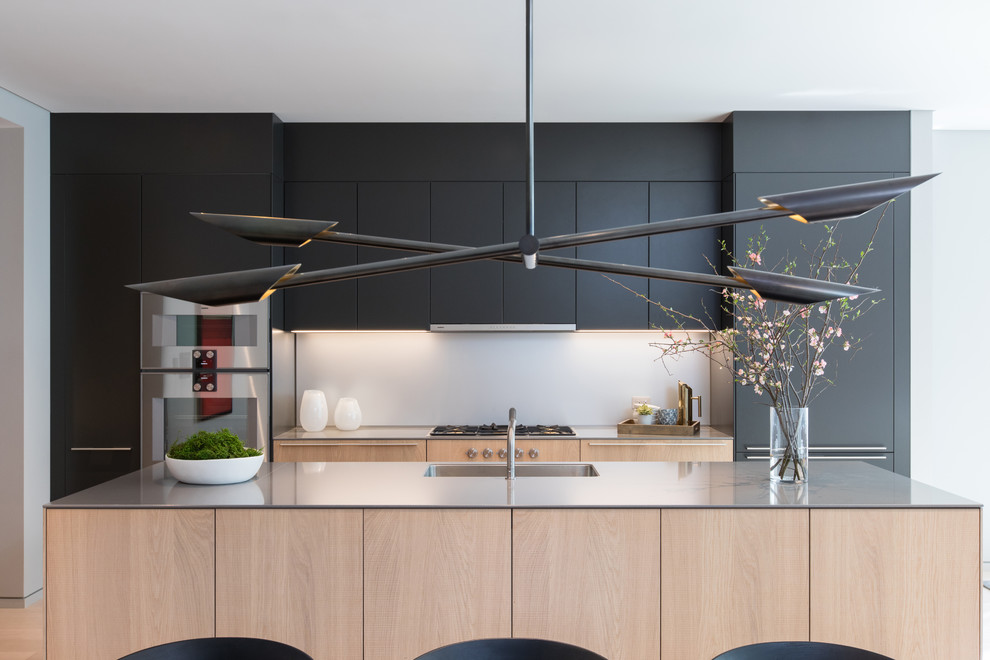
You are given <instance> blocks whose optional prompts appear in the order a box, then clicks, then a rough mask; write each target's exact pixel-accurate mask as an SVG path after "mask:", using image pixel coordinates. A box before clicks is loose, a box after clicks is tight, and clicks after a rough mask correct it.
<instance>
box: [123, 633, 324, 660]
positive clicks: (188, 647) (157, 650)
mask: <svg viewBox="0 0 990 660" xmlns="http://www.w3.org/2000/svg"><path fill="white" fill-rule="evenodd" d="M120 660H313V658H312V657H310V656H309V655H307V654H306V653H303V652H302V651H300V650H299V649H297V648H296V647H294V646H289V645H288V644H283V643H282V642H273V641H272V640H270V639H255V638H252V637H202V638H200V639H183V640H181V641H178V642H169V643H168V644H160V645H159V646H152V647H151V648H147V649H142V650H140V651H135V652H134V653H131V654H130V655H125V656H124V657H123V658H120Z"/></svg>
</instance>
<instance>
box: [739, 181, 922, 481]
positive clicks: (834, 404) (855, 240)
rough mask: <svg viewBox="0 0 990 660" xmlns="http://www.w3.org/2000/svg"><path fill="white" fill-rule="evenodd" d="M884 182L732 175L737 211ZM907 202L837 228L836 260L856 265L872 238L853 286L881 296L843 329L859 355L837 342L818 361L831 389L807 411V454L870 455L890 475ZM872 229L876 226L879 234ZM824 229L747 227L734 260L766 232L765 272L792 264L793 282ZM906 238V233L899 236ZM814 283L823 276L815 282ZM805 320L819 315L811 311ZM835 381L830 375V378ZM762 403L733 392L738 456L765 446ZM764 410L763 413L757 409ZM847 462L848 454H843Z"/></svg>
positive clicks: (786, 224) (783, 224) (780, 224)
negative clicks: (780, 195) (898, 254)
mask: <svg viewBox="0 0 990 660" xmlns="http://www.w3.org/2000/svg"><path fill="white" fill-rule="evenodd" d="M890 176H891V174H887V175H883V174H878V173H876V172H870V173H841V174H840V173H784V174H767V173H758V174H747V173H741V174H737V175H736V177H735V179H736V186H735V198H736V203H737V205H739V206H740V208H741V207H742V205H745V204H751V200H753V199H755V198H756V197H757V196H759V195H764V194H767V193H768V192H780V191H789V190H805V189H811V188H821V187H825V186H833V185H840V184H845V183H855V182H858V181H870V180H875V179H882V178H889V177H890ZM906 201H907V200H906V199H904V200H902V201H898V202H895V203H894V204H893V205H891V206H890V207H889V208H888V209H887V210H886V215H885V216H884V217H883V219H882V221H881V220H880V216H881V214H882V213H883V208H881V209H877V210H874V211H871V212H870V213H868V214H866V215H864V216H862V217H859V218H852V219H848V220H843V221H841V222H838V223H827V224H828V225H830V226H832V227H834V234H833V239H834V240H835V241H836V242H838V243H839V245H838V256H839V257H840V258H845V259H848V260H849V261H857V260H858V259H859V252H860V251H861V250H864V249H866V247H867V246H868V245H869V244H870V241H871V237H872V236H873V234H874V232H876V235H875V237H873V238H872V240H873V243H872V250H873V251H872V252H871V253H870V254H868V255H867V257H866V259H865V261H864V262H863V265H862V267H861V268H860V270H859V284H861V285H863V286H869V287H875V288H879V289H880V290H881V291H880V293H878V294H876V295H873V296H869V299H870V300H876V301H878V304H877V305H876V306H874V307H873V308H872V309H870V311H869V312H868V313H865V314H863V315H862V316H861V317H860V318H858V319H855V320H850V321H848V322H846V323H844V324H843V325H842V326H841V327H842V332H843V337H845V338H849V339H860V340H862V344H861V350H859V351H854V352H845V351H843V350H842V342H839V343H837V344H833V345H832V346H831V347H830V349H829V350H828V351H827V352H826V353H825V356H824V358H825V360H826V361H827V362H828V366H827V368H828V370H829V371H828V374H827V375H829V377H831V378H834V380H835V385H834V386H832V387H828V388H826V389H825V390H824V391H823V392H822V394H821V395H820V396H818V397H817V398H815V399H814V400H813V402H812V403H811V404H810V406H809V423H810V436H809V443H810V445H811V448H812V449H815V448H822V449H824V450H827V451H829V452H830V454H831V455H833V456H839V455H843V453H842V451H841V448H844V447H848V448H850V449H851V450H862V449H866V450H868V451H869V453H870V454H885V455H887V454H890V456H891V460H885V461H884V462H883V464H884V466H885V467H887V469H894V466H893V460H892V456H893V454H892V452H894V451H895V432H894V430H895V427H896V424H897V420H896V418H895V417H896V414H895V405H894V397H895V391H896V390H897V387H898V384H897V374H896V371H895V362H896V360H895V354H894V349H895V346H894V345H895V342H894V341H893V340H892V338H893V337H894V335H895V327H894V326H895V321H894V319H895V311H896V307H897V303H898V300H897V299H896V298H895V291H896V289H895V281H896V277H897V273H896V270H895V259H894V254H895V250H894V241H895V232H896V231H900V230H901V228H900V227H898V222H899V221H904V220H907V217H908V215H907V213H906V210H907V209H905V208H903V207H904V205H905V204H906ZM878 221H879V226H878ZM825 227H826V224H813V225H806V224H802V223H799V222H795V221H793V220H790V219H789V218H783V219H777V220H771V221H765V222H752V223H746V224H742V225H738V226H737V227H736V228H735V239H734V244H733V250H734V252H735V254H736V255H742V256H743V258H744V255H745V254H746V253H747V252H748V247H749V245H750V241H751V240H757V239H758V238H759V237H760V234H761V231H765V233H766V235H767V237H768V240H767V243H766V248H765V250H764V252H763V254H762V261H763V264H764V266H767V265H772V264H776V263H779V262H781V261H783V260H788V261H789V260H792V259H793V260H796V261H797V264H798V270H797V272H796V274H798V275H803V276H805V277H809V276H812V275H813V274H812V273H810V272H809V270H808V268H809V265H810V264H809V259H808V257H807V252H806V250H814V249H815V247H816V246H817V245H818V244H819V242H820V241H822V240H824V239H825V238H826V231H825ZM903 230H904V231H906V230H907V228H906V227H904V229H903ZM818 277H819V278H822V277H824V275H819V276H818ZM811 313H812V315H813V316H814V315H815V314H817V313H818V308H817V307H815V308H813V309H812V312H811ZM833 374H834V375H833ZM768 403H769V400H768V399H767V398H766V396H762V397H760V396H757V395H756V394H755V393H754V392H753V389H752V388H751V387H742V386H740V385H738V384H737V385H736V387H735V410H736V414H735V435H736V439H737V451H740V450H742V451H745V449H746V448H747V447H755V446H758V445H762V446H766V445H767V443H768V441H769V440H768V439H769V437H770V436H769V433H770V417H769V414H770V413H769V410H768V408H767V404H768ZM761 404H764V405H761ZM845 453H846V454H848V453H849V452H848V451H847V452H845Z"/></svg>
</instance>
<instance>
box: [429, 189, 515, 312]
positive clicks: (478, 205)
mask: <svg viewBox="0 0 990 660" xmlns="http://www.w3.org/2000/svg"><path fill="white" fill-rule="evenodd" d="M430 200H431V208H432V212H431V217H430V234H431V236H432V240H434V241H436V242H438V243H450V244H453V245H467V246H471V247H477V246H483V245H491V244H497V243H501V242H502V184H501V183H488V182H439V183H433V184H431V191H430ZM430 322H431V323H501V322H502V264H501V263H500V262H497V261H482V262H477V263H468V264H458V265H456V266H442V267H439V268H434V269H433V272H431V273H430Z"/></svg>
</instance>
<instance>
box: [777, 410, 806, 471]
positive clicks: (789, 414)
mask: <svg viewBox="0 0 990 660" xmlns="http://www.w3.org/2000/svg"><path fill="white" fill-rule="evenodd" d="M770 480H771V481H780V482H790V483H805V482H807V481H808V409H807V408H779V409H778V408H771V409H770Z"/></svg>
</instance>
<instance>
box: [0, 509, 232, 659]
mask: <svg viewBox="0 0 990 660" xmlns="http://www.w3.org/2000/svg"><path fill="white" fill-rule="evenodd" d="M213 515H214V514H213V509H183V510H177V511H176V510H172V511H169V510H162V509H48V510H47V511H46V516H45V610H46V614H45V616H46V624H45V633H46V647H47V655H48V657H49V658H57V659H59V660H65V659H74V658H80V659H92V660H106V659H107V658H119V657H121V656H124V655H127V654H128V653H133V652H134V651H137V650H139V649H143V648H147V647H149V646H155V645H157V644H164V643H165V642H171V641H175V640H179V639H188V638H191V637H212V636H213V635H214V625H213V618H214V599H213V566H214V535H213V529H214V528H213ZM0 655H2V654H0Z"/></svg>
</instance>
